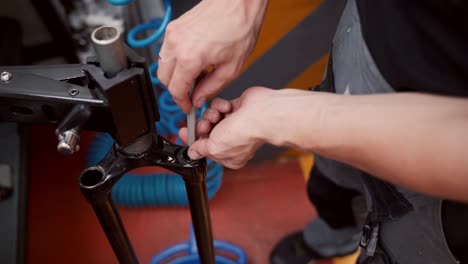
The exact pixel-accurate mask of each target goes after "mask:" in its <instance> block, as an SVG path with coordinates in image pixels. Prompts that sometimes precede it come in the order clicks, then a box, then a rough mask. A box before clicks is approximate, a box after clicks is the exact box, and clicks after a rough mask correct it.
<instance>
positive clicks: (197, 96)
mask: <svg viewBox="0 0 468 264" xmlns="http://www.w3.org/2000/svg"><path fill="white" fill-rule="evenodd" d="M234 76H235V71H233V70H231V67H229V66H222V65H221V66H218V67H217V68H216V69H215V70H214V71H213V72H212V73H210V74H208V75H206V77H205V78H203V79H202V80H201V81H200V83H198V85H197V87H196V88H195V90H194V91H193V94H192V101H193V102H194V104H195V106H196V107H198V108H200V107H201V106H202V105H203V103H205V102H206V100H207V98H209V97H211V96H213V95H215V94H216V93H217V92H218V91H219V90H221V88H222V87H223V85H224V84H226V83H227V82H228V81H230V80H232V79H233V78H234Z"/></svg>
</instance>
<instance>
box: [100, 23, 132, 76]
mask: <svg viewBox="0 0 468 264" xmlns="http://www.w3.org/2000/svg"><path fill="white" fill-rule="evenodd" d="M91 40H92V41H93V44H94V49H95V50H96V55H97V56H98V58H99V62H100V64H101V68H102V70H103V71H104V72H105V73H106V76H107V77H108V78H112V77H114V76H115V75H117V73H119V72H121V71H122V70H124V69H126V68H127V67H128V63H127V58H126V55H125V50H124V41H123V38H122V34H121V33H120V32H119V30H118V29H116V28H114V27H100V28H97V29H95V30H94V31H93V33H92V34H91Z"/></svg>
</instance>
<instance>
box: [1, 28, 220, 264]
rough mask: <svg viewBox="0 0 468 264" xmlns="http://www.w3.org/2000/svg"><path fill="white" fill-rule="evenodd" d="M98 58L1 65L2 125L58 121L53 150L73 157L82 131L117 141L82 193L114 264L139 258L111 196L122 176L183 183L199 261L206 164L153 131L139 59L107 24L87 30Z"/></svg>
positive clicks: (203, 249)
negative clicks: (163, 174) (147, 169)
mask: <svg viewBox="0 0 468 264" xmlns="http://www.w3.org/2000/svg"><path fill="white" fill-rule="evenodd" d="M92 40H93V42H94V44H95V47H96V51H97V55H98V56H97V57H92V58H89V59H88V61H87V63H86V64H76V65H56V66H42V67H35V66H14V67H1V66H0V72H1V76H2V78H1V79H0V122H2V121H4V122H17V123H52V124H56V125H57V128H56V135H57V138H58V140H59V143H58V146H57V149H58V150H59V151H60V152H62V153H64V154H73V153H74V152H76V151H78V149H79V134H80V132H81V131H82V130H94V131H103V132H107V133H109V134H110V135H111V136H112V137H113V138H114V140H115V144H114V146H113V147H112V148H111V150H110V151H109V153H108V154H107V155H106V157H105V158H104V159H103V160H102V161H101V162H100V163H99V164H97V165H96V166H93V167H90V168H87V169H85V170H84V171H83V172H82V174H81V175H80V178H79V183H80V189H81V192H82V193H83V195H84V196H85V197H86V199H87V200H88V201H89V203H90V204H91V206H92V207H93V209H94V211H95V213H96V216H97V217H98V219H99V221H100V223H101V226H102V228H103V230H104V232H105V233H106V235H107V238H108V240H109V242H110V244H111V245H112V248H113V250H114V253H115V255H116V257H117V259H118V260H119V262H120V263H128V264H134V263H138V259H137V257H136V255H135V253H134V251H133V249H132V246H131V243H130V241H129V240H128V237H127V234H126V231H125V228H124V226H123V224H122V222H121V220H120V217H119V214H118V211H117V209H116V208H115V206H114V203H113V201H112V197H111V189H112V186H113V185H114V184H115V183H116V182H117V181H118V180H119V179H120V178H121V177H122V176H123V175H124V174H125V173H126V172H128V171H131V170H133V169H136V168H139V167H144V166H158V167H163V168H166V169H169V170H171V171H173V172H175V173H177V174H180V175H181V176H182V178H183V179H184V181H185V184H186V189H187V194H188V200H189V205H190V211H191V214H192V221H193V224H194V230H195V235H196V238H197V245H198V248H199V254H200V259H201V261H202V263H205V264H213V263H215V260H214V249H213V237H212V230H211V220H210V214H209V207H208V197H207V190H206V182H205V181H206V168H207V167H206V161H205V159H201V160H191V159H190V158H189V157H188V155H187V148H186V147H183V146H179V145H175V144H172V143H170V142H169V141H167V140H165V139H164V138H162V137H161V136H159V135H158V134H157V131H156V127H155V122H156V121H158V120H159V113H158V111H157V104H156V99H155V95H154V91H153V89H152V85H151V82H150V78H149V76H148V69H147V66H146V64H145V61H144V60H143V59H142V58H140V57H138V56H137V55H136V54H135V53H134V52H133V51H132V50H131V49H130V48H128V47H127V46H125V45H124V44H123V40H122V38H121V35H120V33H119V32H118V31H117V30H116V29H115V28H111V27H102V28H98V29H96V30H95V31H94V32H93V35H92Z"/></svg>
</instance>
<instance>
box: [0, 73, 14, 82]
mask: <svg viewBox="0 0 468 264" xmlns="http://www.w3.org/2000/svg"><path fill="white" fill-rule="evenodd" d="M12 77H13V74H11V73H10V72H7V71H4V72H2V74H1V75H0V79H1V80H2V81H3V82H8V81H9V80H11V78H12Z"/></svg>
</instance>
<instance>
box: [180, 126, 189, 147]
mask: <svg viewBox="0 0 468 264" xmlns="http://www.w3.org/2000/svg"><path fill="white" fill-rule="evenodd" d="M178 134H179V138H180V140H182V143H183V144H184V145H187V142H188V130H187V128H186V127H182V128H181V129H179V133H178Z"/></svg>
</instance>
